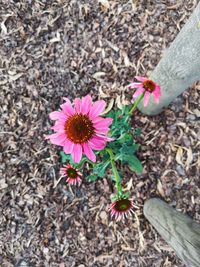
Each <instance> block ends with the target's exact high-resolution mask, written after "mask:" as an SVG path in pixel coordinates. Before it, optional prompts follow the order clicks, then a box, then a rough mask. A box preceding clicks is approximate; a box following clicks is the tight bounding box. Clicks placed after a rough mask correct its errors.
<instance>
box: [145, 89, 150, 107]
mask: <svg viewBox="0 0 200 267" xmlns="http://www.w3.org/2000/svg"><path fill="white" fill-rule="evenodd" d="M150 96H151V93H150V92H146V93H145V95H144V107H146V106H147V105H148V102H149V98H150Z"/></svg>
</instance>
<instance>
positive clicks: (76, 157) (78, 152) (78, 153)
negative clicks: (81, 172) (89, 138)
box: [72, 144, 82, 163]
mask: <svg viewBox="0 0 200 267" xmlns="http://www.w3.org/2000/svg"><path fill="white" fill-rule="evenodd" d="M81 158H82V146H81V145H80V144H74V149H73V151H72V159H73V161H74V162H75V163H79V162H80V160H81Z"/></svg>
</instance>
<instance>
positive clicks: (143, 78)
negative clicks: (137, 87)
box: [135, 76, 147, 82]
mask: <svg viewBox="0 0 200 267" xmlns="http://www.w3.org/2000/svg"><path fill="white" fill-rule="evenodd" d="M135 79H136V80H138V81H140V82H144V81H146V80H147V78H146V77H143V76H135Z"/></svg>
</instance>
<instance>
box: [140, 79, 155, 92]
mask: <svg viewBox="0 0 200 267" xmlns="http://www.w3.org/2000/svg"><path fill="white" fill-rule="evenodd" d="M143 87H144V89H145V90H146V91H148V92H150V93H152V92H153V91H154V90H155V88H156V85H155V83H154V82H153V81H151V80H146V81H145V82H143Z"/></svg>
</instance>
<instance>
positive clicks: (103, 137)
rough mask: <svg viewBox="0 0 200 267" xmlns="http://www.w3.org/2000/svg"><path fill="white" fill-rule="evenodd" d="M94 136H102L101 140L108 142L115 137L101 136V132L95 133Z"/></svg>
mask: <svg viewBox="0 0 200 267" xmlns="http://www.w3.org/2000/svg"><path fill="white" fill-rule="evenodd" d="M96 136H97V137H100V138H102V139H103V140H105V141H108V142H110V141H114V140H115V138H112V137H108V136H103V135H102V134H99V133H97V134H96Z"/></svg>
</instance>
